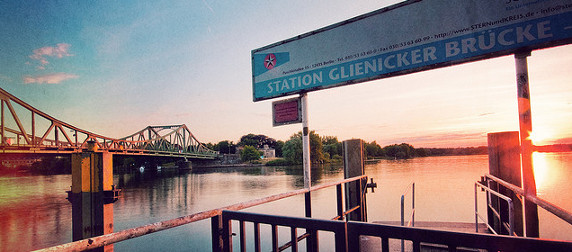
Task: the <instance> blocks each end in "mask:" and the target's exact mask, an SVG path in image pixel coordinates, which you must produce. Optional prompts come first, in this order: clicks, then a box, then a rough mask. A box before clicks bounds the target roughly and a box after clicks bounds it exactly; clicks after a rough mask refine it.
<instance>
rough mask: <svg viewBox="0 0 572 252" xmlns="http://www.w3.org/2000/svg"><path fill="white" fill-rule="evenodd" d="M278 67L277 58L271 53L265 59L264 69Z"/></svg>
mask: <svg viewBox="0 0 572 252" xmlns="http://www.w3.org/2000/svg"><path fill="white" fill-rule="evenodd" d="M275 66H276V56H275V55H274V54H273V53H269V54H267V55H266V58H264V67H266V69H268V70H270V69H272V68H274V67H275Z"/></svg>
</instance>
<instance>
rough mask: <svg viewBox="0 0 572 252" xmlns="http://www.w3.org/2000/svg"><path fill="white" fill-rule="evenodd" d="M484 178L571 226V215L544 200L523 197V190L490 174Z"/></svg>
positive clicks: (528, 196) (534, 197)
mask: <svg viewBox="0 0 572 252" xmlns="http://www.w3.org/2000/svg"><path fill="white" fill-rule="evenodd" d="M485 178H486V179H490V180H492V181H494V182H496V183H498V184H499V185H501V186H503V187H505V188H507V189H509V190H511V191H513V192H514V193H515V194H517V195H519V196H521V197H524V199H525V200H528V201H530V202H532V203H534V204H536V205H538V206H540V207H542V208H544V209H545V210H546V211H548V212H550V213H552V214H554V215H556V216H557V217H558V218H560V219H562V220H564V221H566V222H568V223H569V224H571V225H572V213H570V212H568V211H566V210H564V209H562V208H560V207H558V206H556V205H554V204H552V203H550V202H548V201H546V200H544V199H541V198H539V197H537V196H532V195H525V193H524V190H523V189H522V188H520V187H518V186H515V185H513V184H511V183H508V182H506V181H504V180H502V179H500V178H497V177H495V176H493V175H490V174H485Z"/></svg>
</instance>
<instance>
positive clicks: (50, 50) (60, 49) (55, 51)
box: [29, 43, 73, 70]
mask: <svg viewBox="0 0 572 252" xmlns="http://www.w3.org/2000/svg"><path fill="white" fill-rule="evenodd" d="M70 46H71V45H70V44H66V43H59V44H57V45H56V46H45V47H42V48H38V49H35V50H34V51H33V52H34V54H32V55H30V56H29V57H30V59H33V60H37V61H38V62H39V63H40V66H38V69H42V70H43V69H45V66H46V65H47V64H48V63H50V62H49V61H48V57H52V58H58V59H61V58H63V57H68V56H73V54H70V53H69V48H70Z"/></svg>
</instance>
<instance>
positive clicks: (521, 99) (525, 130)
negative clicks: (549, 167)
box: [514, 52, 539, 237]
mask: <svg viewBox="0 0 572 252" xmlns="http://www.w3.org/2000/svg"><path fill="white" fill-rule="evenodd" d="M528 56H530V52H525V53H517V54H515V55H514V58H515V62H516V83H517V93H518V114H519V125H520V151H521V158H522V168H521V169H522V189H523V190H524V193H525V195H526V196H536V182H535V181H534V169H533V167H532V140H531V139H530V133H531V132H532V120H531V117H532V116H531V113H530V91H529V88H528V86H529V85H528V62H527V60H526V58H527V57H528ZM524 225H525V229H524V233H525V236H526V237H538V236H539V230H538V229H539V228H538V207H537V206H536V204H534V203H532V202H530V201H528V200H525V201H524Z"/></svg>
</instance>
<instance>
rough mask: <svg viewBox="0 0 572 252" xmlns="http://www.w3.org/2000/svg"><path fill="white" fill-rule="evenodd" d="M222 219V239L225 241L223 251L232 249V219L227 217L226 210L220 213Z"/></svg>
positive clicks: (228, 251)
mask: <svg viewBox="0 0 572 252" xmlns="http://www.w3.org/2000/svg"><path fill="white" fill-rule="evenodd" d="M220 216H221V217H220V218H221V219H222V232H221V233H222V241H223V251H224V252H231V251H232V222H231V220H230V219H227V218H226V217H225V214H224V211H223V212H222V213H221V215H220Z"/></svg>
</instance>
